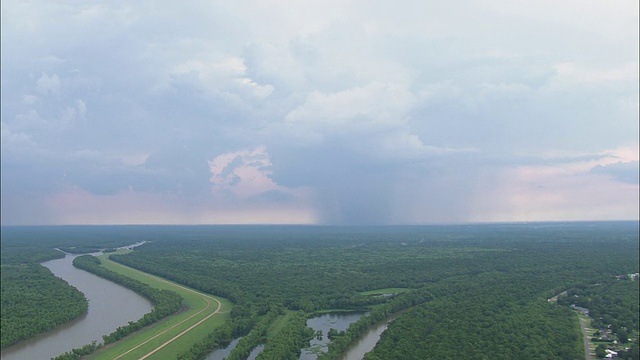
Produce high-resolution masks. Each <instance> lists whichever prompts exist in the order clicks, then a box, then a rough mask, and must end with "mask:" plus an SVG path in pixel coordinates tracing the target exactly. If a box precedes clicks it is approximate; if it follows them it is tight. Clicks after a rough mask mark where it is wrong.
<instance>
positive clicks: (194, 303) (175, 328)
mask: <svg viewBox="0 0 640 360" xmlns="http://www.w3.org/2000/svg"><path fill="white" fill-rule="evenodd" d="M100 259H101V260H102V266H104V267H105V268H107V269H109V270H111V271H114V272H116V273H119V274H121V275H124V276H127V277H130V278H132V279H135V280H138V281H141V282H143V283H145V284H148V285H149V286H151V287H154V288H157V289H167V290H171V291H174V292H176V293H178V294H179V295H180V296H182V297H183V298H184V305H185V306H186V308H187V309H186V310H185V311H182V312H179V313H178V314H175V315H171V316H169V317H167V318H166V319H164V320H162V321H160V322H158V323H156V324H154V325H151V326H149V327H147V328H144V329H141V330H140V331H138V332H136V333H133V334H131V335H129V336H127V337H126V338H124V339H123V340H121V341H118V342H116V343H114V344H110V345H108V346H105V347H104V348H102V349H100V351H98V352H96V353H95V354H93V355H92V356H91V357H90V358H91V359H122V360H126V359H170V358H175V357H176V356H177V355H178V354H179V353H182V352H185V351H187V350H189V348H190V347H191V345H193V344H194V343H195V342H197V341H198V340H200V339H202V338H204V337H205V336H206V335H207V334H208V333H209V332H211V331H212V330H213V329H215V328H216V327H218V326H220V325H221V324H223V323H224V321H225V320H226V319H227V318H228V316H229V315H228V313H229V311H231V308H232V307H233V304H232V303H231V302H230V301H228V300H226V299H223V298H220V297H214V296H211V295H208V294H205V293H202V292H200V291H197V290H194V289H191V288H188V287H186V286H183V285H180V284H177V283H175V282H172V281H168V280H166V279H163V278H160V277H157V276H154V275H151V274H147V273H144V272H142V271H139V270H136V269H133V268H130V267H128V266H125V265H122V264H118V263H116V262H114V261H111V260H109V259H108V257H107V255H103V256H100ZM218 307H219V310H218ZM216 310H218V312H217V313H216ZM172 339H173V340H172ZM169 341H170V342H169ZM167 342H168V343H167Z"/></svg>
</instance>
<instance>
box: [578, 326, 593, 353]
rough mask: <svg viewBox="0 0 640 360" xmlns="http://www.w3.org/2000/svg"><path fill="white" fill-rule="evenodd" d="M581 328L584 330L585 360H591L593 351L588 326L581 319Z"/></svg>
mask: <svg viewBox="0 0 640 360" xmlns="http://www.w3.org/2000/svg"><path fill="white" fill-rule="evenodd" d="M580 328H582V339H583V340H584V358H585V359H586V360H591V350H589V335H588V334H587V324H586V323H585V321H584V319H583V318H580Z"/></svg>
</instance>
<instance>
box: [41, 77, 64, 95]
mask: <svg viewBox="0 0 640 360" xmlns="http://www.w3.org/2000/svg"><path fill="white" fill-rule="evenodd" d="M60 86H61V83H60V77H59V76H58V75H57V74H53V75H52V76H49V75H48V74H45V73H43V74H42V76H40V78H39V79H38V81H37V82H36V91H37V92H38V93H39V94H40V95H42V96H59V95H60Z"/></svg>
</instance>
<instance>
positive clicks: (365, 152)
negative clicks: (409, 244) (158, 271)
mask: <svg viewBox="0 0 640 360" xmlns="http://www.w3.org/2000/svg"><path fill="white" fill-rule="evenodd" d="M1 7H2V9H1V10H2V15H1V16H2V18H1V21H2V23H1V27H2V28H1V46H2V49H1V50H2V52H1V55H2V65H1V72H2V73H1V94H2V101H1V110H2V112H1V124H2V149H1V150H2V151H1V166H2V169H1V179H2V183H1V186H2V187H1V192H2V193H1V205H2V208H1V222H2V225H40V224H345V225H356V224H378V225H388V224H437V223H469V222H509V221H518V222H519V221H567V220H637V219H638V211H639V206H638V203H639V200H638V196H639V185H638V183H639V180H638V157H639V156H638V152H639V141H638V130H639V129H638V123H639V121H638V109H639V102H638V95H639V90H638V88H639V85H638V84H639V76H638V65H639V63H638V50H639V48H638V25H639V24H638V13H639V10H638V1H637V0H611V1H601V0H599V1H595V0H563V1H551V0H539V1H522V0H483V1H474V0H452V1H446V2H443V1H423V0H418V1H412V0H407V1H386V0H381V1H373V2H372V1H358V0H354V1H352V0H338V1H336V0H325V1H308V0H295V1H293V0H291V1H290V0H273V1H257V0H237V1H185V2H178V1H111V0H109V1H77V0H76V1H73V0H69V1H48V0H33V1H23V0H20V1H17V0H6V1H5V0H3V1H2V3H1Z"/></svg>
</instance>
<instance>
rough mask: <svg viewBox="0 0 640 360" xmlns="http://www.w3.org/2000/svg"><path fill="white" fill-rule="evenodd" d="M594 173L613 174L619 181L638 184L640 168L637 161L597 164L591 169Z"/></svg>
mask: <svg viewBox="0 0 640 360" xmlns="http://www.w3.org/2000/svg"><path fill="white" fill-rule="evenodd" d="M591 172H592V173H594V174H603V175H607V176H611V177H612V178H614V179H616V180H617V181H621V182H624V183H628V184H634V185H638V183H639V182H640V177H639V175H638V173H639V172H640V168H639V166H638V162H637V161H628V162H622V161H620V162H617V163H613V164H609V165H597V166H595V167H594V168H592V169H591Z"/></svg>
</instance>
